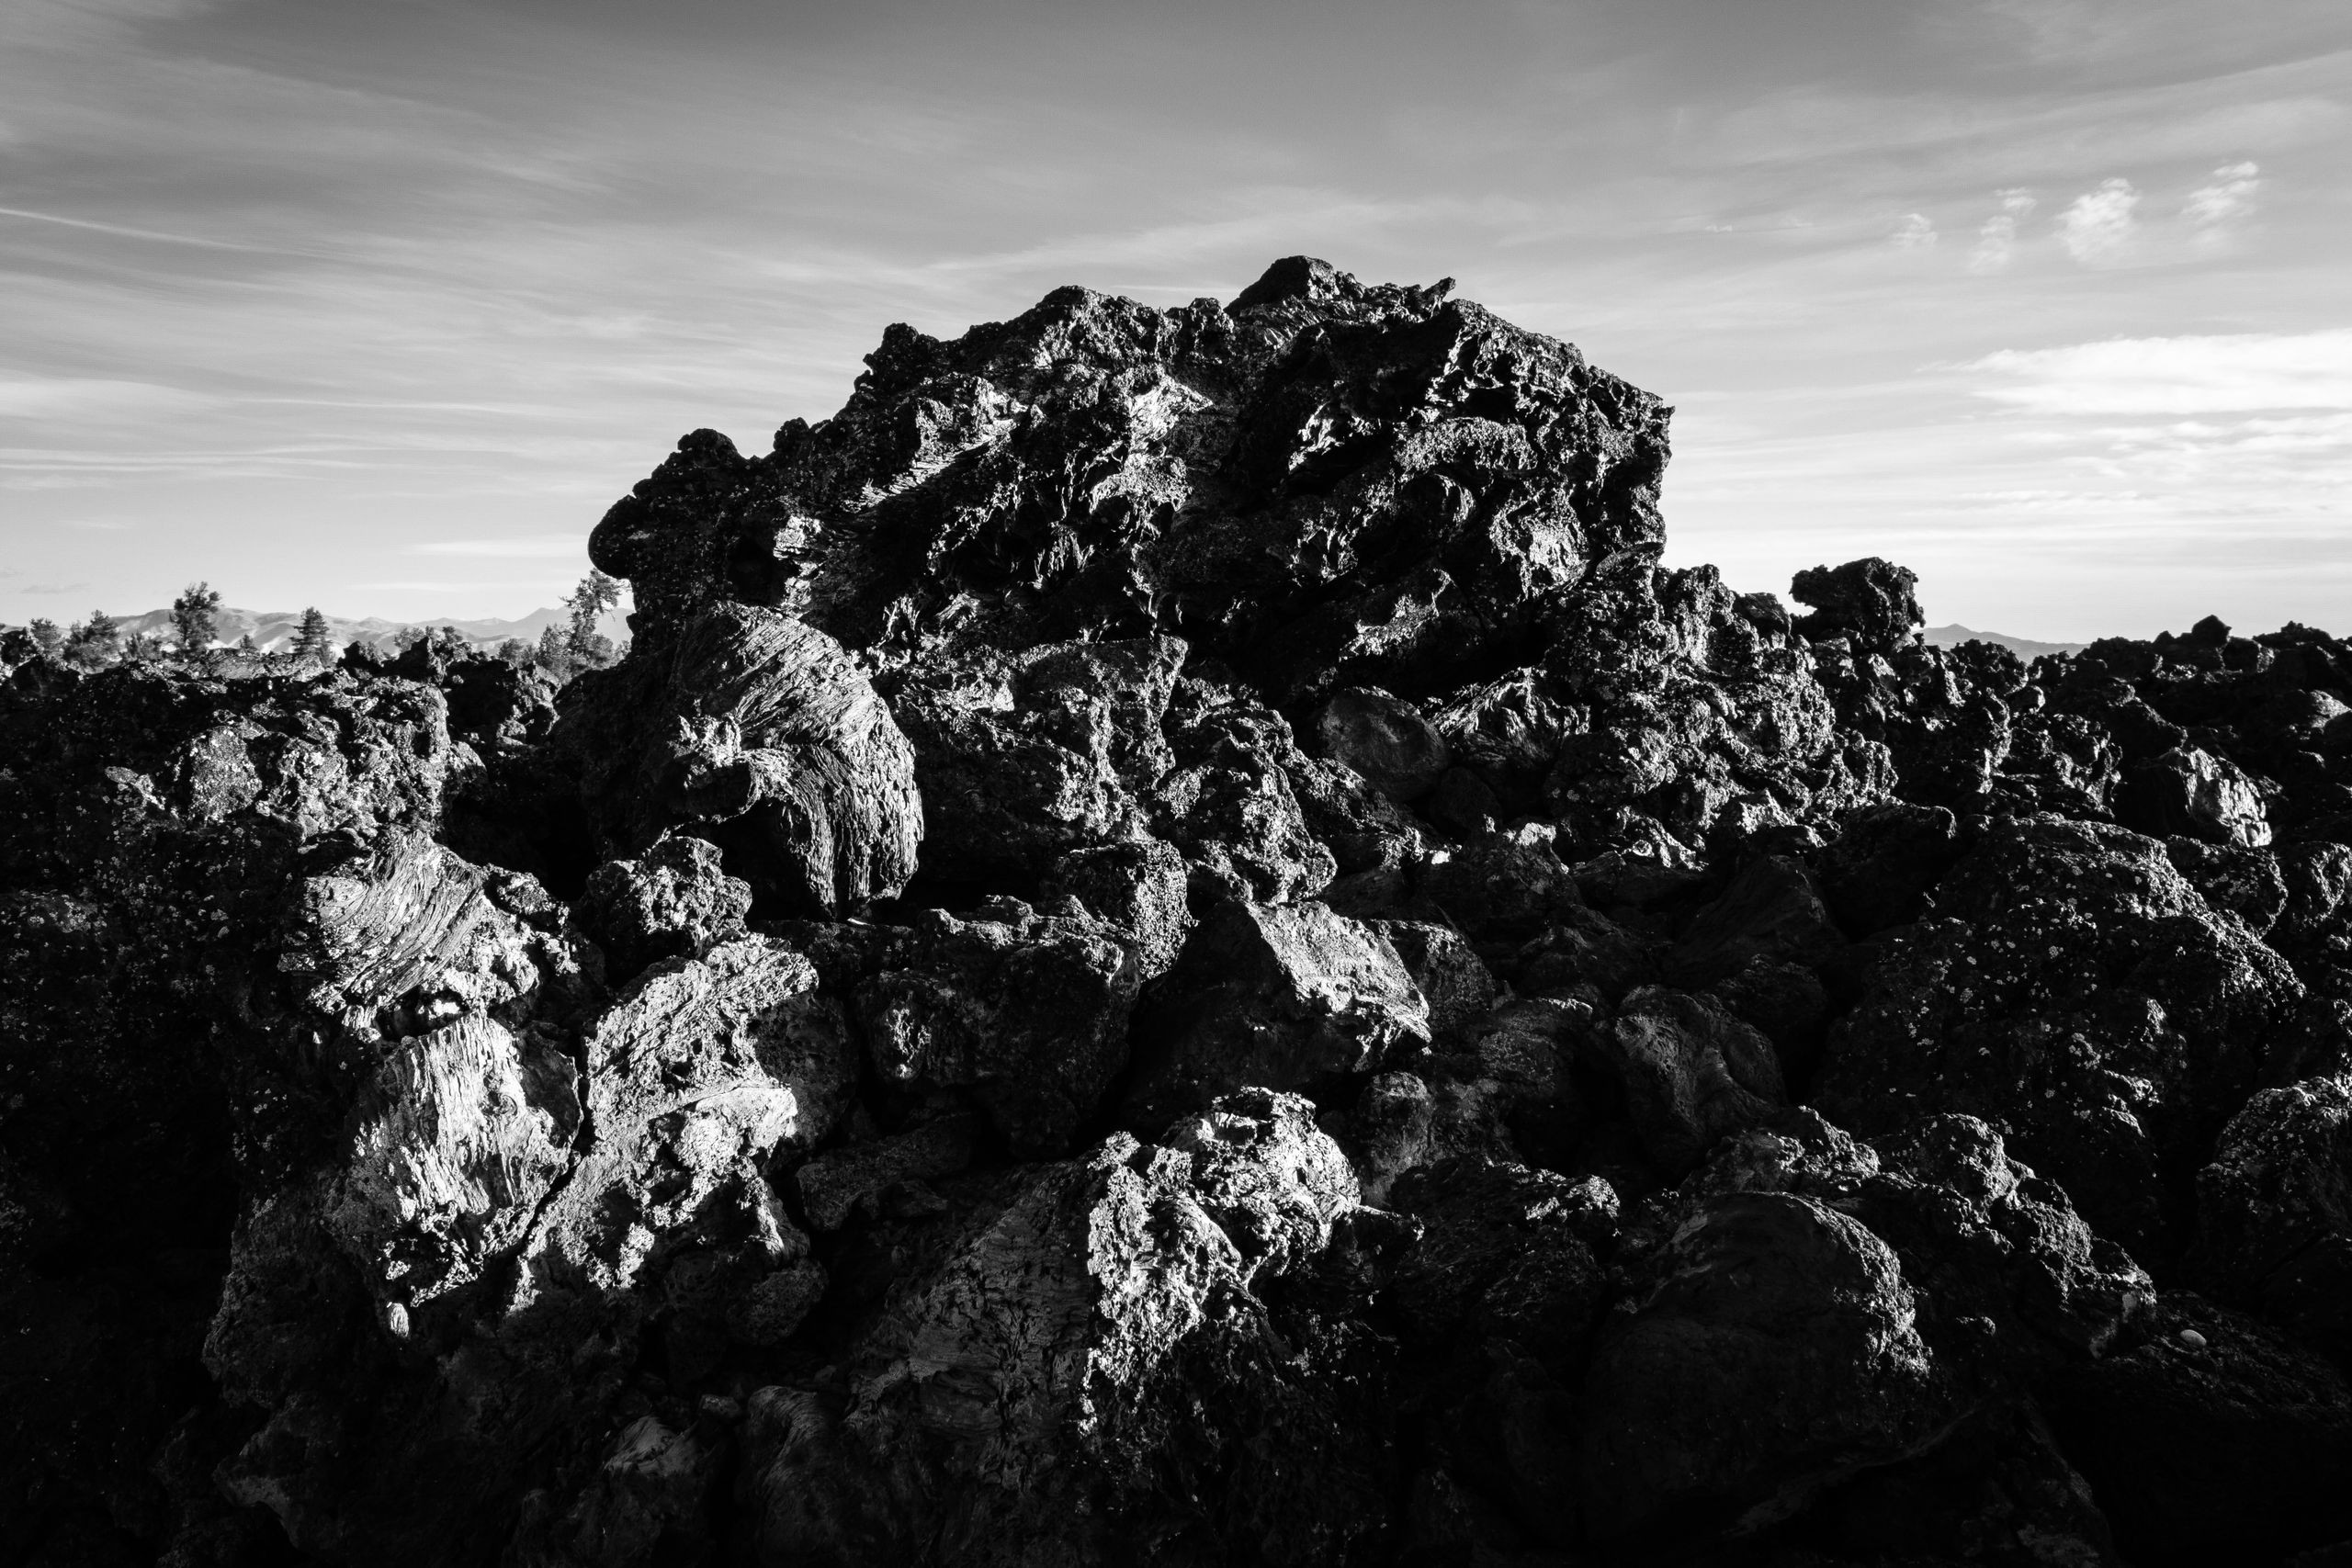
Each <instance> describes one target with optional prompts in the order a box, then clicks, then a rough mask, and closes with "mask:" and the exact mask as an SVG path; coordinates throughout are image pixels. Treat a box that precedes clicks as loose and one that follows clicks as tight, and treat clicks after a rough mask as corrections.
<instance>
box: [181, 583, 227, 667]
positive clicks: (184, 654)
mask: <svg viewBox="0 0 2352 1568" xmlns="http://www.w3.org/2000/svg"><path fill="white" fill-rule="evenodd" d="M219 617H220V594H219V593H218V592H214V590H213V588H212V585H211V584H210V583H209V582H191V583H189V584H188V585H187V588H185V589H183V590H182V591H181V592H180V596H179V597H178V598H176V599H175V600H173V601H172V628H173V630H174V631H175V632H177V633H178V634H179V641H180V657H181V658H182V659H198V660H201V659H207V658H209V657H210V655H211V652H212V637H213V633H214V632H215V630H217V629H218V628H217V625H216V623H217V621H218V619H219Z"/></svg>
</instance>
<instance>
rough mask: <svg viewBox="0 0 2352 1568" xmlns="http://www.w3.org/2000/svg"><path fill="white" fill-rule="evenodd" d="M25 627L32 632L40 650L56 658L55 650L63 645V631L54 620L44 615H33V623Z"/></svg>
mask: <svg viewBox="0 0 2352 1568" xmlns="http://www.w3.org/2000/svg"><path fill="white" fill-rule="evenodd" d="M25 629H26V630H27V631H28V632H30V633H31V634H32V638H33V641H34V643H35V644H36V645H37V646H38V647H39V648H40V650H41V651H42V652H43V653H46V654H48V655H49V656H50V657H51V659H54V658H56V657H57V650H58V649H61V648H63V647H64V646H65V633H64V632H63V631H62V630H61V629H60V628H59V626H58V625H57V623H56V622H55V621H52V620H51V619H49V618H48V617H47V616H45V615H35V616H34V617H33V624H32V625H31V626H27V627H26V628H25Z"/></svg>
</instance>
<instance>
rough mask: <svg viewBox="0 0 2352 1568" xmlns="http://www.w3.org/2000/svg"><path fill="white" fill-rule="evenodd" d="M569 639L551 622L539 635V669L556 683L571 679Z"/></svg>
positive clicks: (562, 630)
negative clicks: (550, 676)
mask: <svg viewBox="0 0 2352 1568" xmlns="http://www.w3.org/2000/svg"><path fill="white" fill-rule="evenodd" d="M570 645H571V638H570V637H566V636H565V635H564V629H563V628H562V627H561V626H557V625H555V624H554V623H553V622H549V623H548V628H547V629H546V630H545V631H543V632H541V633H540V634H539V668H540V669H542V670H544V671H547V672H548V674H550V675H552V676H554V677H555V678H556V680H557V682H565V681H569V680H571V646H570Z"/></svg>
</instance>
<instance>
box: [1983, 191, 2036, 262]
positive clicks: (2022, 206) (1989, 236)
mask: <svg viewBox="0 0 2352 1568" xmlns="http://www.w3.org/2000/svg"><path fill="white" fill-rule="evenodd" d="M1993 197H1994V199H1995V200H1996V201H1998V202H1999V203H2000V204H2001V209H2000V210H1999V211H1998V212H1996V213H1995V214H1993V216H1992V217H1990V218H1987V219H1986V220H1985V226H1984V227H1983V228H1981V229H1979V230H1977V231H1976V245H1975V248H1974V249H1973V250H1971V251H1970V252H1969V253H1968V268H1969V270H1970V271H1971V272H1978V273H1985V272H2000V271H2002V270H2004V269H2006V268H2007V266H2008V265H2009V263H2010V262H2012V261H2014V260H2015V259H2016V258H2017V251H2018V224H2019V223H2021V222H2023V221H2024V220H2026V218H2027V217H2028V216H2030V214H2031V213H2032V211H2033V208H2034V200H2033V193H2032V192H2031V191H2030V190H2026V189H2023V188H2021V187H2020V188H2017V189H2012V190H1996V191H1995V192H1994V193H1993Z"/></svg>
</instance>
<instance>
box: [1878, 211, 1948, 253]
mask: <svg viewBox="0 0 2352 1568" xmlns="http://www.w3.org/2000/svg"><path fill="white" fill-rule="evenodd" d="M1887 239H1888V241H1889V242H1890V243H1892V244H1893V245H1894V248H1895V249H1896V250H1898V251H1917V250H1925V249H1926V248H1927V247H1928V246H1929V245H1932V244H1934V243H1936V226H1935V224H1934V222H1933V221H1932V220H1929V219H1928V215H1927V214H1926V213H1924V212H1910V213H1905V215H1904V218H1903V221H1902V222H1900V223H1897V224H1896V225H1895V226H1894V233H1892V234H1890V235H1888V236H1887Z"/></svg>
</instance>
